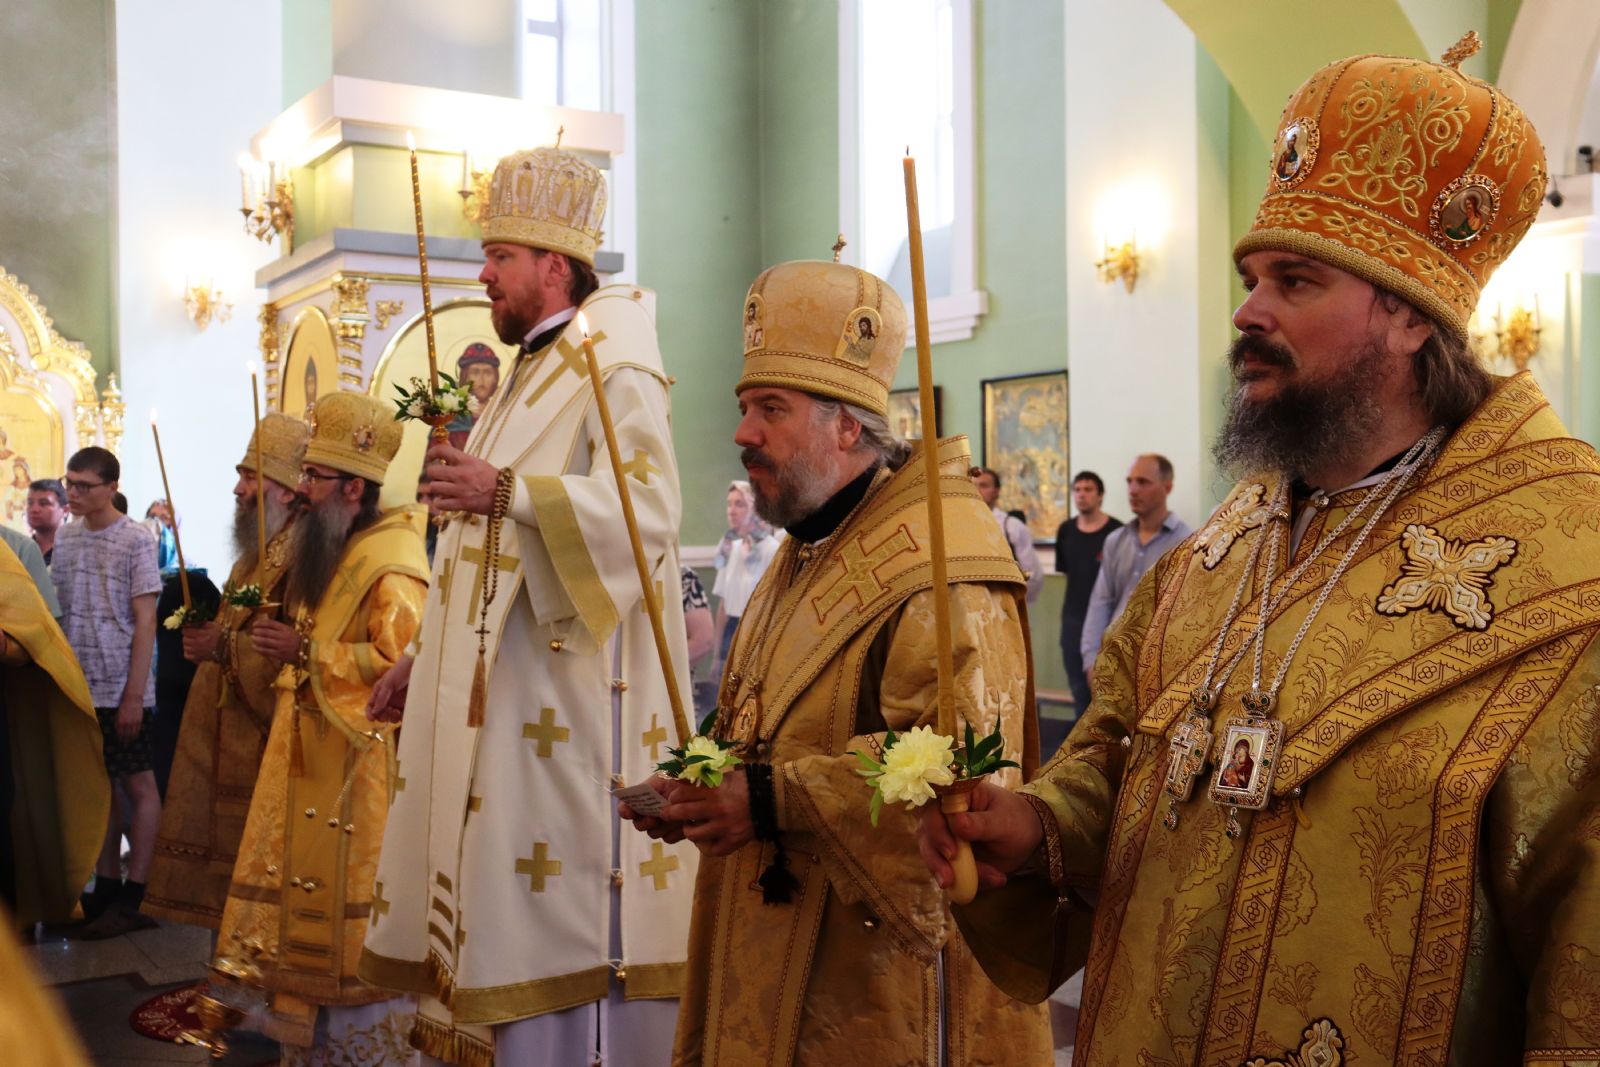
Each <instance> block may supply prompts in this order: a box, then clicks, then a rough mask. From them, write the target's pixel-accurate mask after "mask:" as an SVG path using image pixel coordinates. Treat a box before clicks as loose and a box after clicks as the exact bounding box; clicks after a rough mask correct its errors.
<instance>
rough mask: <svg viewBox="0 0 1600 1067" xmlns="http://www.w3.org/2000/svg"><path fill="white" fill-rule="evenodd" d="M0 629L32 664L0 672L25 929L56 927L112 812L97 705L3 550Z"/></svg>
mask: <svg viewBox="0 0 1600 1067" xmlns="http://www.w3.org/2000/svg"><path fill="white" fill-rule="evenodd" d="M0 630H3V631H4V632H5V633H6V635H7V637H8V638H9V639H10V640H11V641H14V642H16V643H17V644H19V645H21V646H22V648H23V649H25V650H26V651H27V653H28V662H27V663H24V664H21V665H18V666H0V729H5V730H7V731H8V733H9V743H10V758H11V774H12V777H13V778H14V780H15V787H14V788H15V793H14V795H13V797H12V800H11V841H12V850H13V855H14V863H15V873H16V886H15V891H16V904H17V912H16V914H15V915H12V916H9V918H10V919H12V920H14V921H16V922H21V923H34V922H38V921H39V920H41V919H42V920H45V921H47V922H62V921H65V920H66V919H68V918H70V917H71V916H72V909H73V908H74V907H76V906H77V902H78V893H79V892H80V891H81V890H82V889H83V886H84V883H86V882H87V881H88V880H89V875H90V874H92V873H93V872H94V864H95V858H96V857H97V856H98V855H99V853H100V844H99V842H100V841H101V840H103V839H104V837H105V832H106V828H105V824H106V819H107V813H108V810H109V808H110V806H111V782H110V781H109V779H107V777H106V766H105V759H104V755H103V753H104V748H103V745H102V741H101V738H100V726H99V724H98V723H97V722H96V721H95V716H94V701H93V699H92V698H91V697H90V695H89V683H88V682H86V681H85V680H84V677H83V669H82V668H81V667H80V666H79V665H78V657H77V656H75V655H74V654H73V652H72V646H71V645H70V644H68V642H67V635H66V634H64V633H63V632H62V631H61V626H60V625H59V624H58V623H57V622H56V620H55V619H54V618H53V617H52V616H51V614H50V609H49V608H47V607H45V603H44V599H43V598H42V597H41V596H40V595H39V590H38V588H37V587H36V586H35V585H34V584H33V578H32V577H31V576H30V575H29V574H28V572H27V570H26V569H25V568H24V567H23V565H22V561H21V560H19V559H18V558H17V555H16V553H15V552H13V551H11V548H10V546H9V545H5V544H0Z"/></svg>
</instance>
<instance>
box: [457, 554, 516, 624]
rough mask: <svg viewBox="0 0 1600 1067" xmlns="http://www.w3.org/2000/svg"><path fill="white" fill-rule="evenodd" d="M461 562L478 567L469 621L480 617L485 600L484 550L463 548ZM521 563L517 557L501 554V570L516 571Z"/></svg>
mask: <svg viewBox="0 0 1600 1067" xmlns="http://www.w3.org/2000/svg"><path fill="white" fill-rule="evenodd" d="M461 561H462V562H463V563H476V564H477V565H478V573H477V574H476V576H474V578H473V580H472V607H471V608H470V609H469V610H468V611H467V618H468V619H476V618H477V617H478V605H479V604H480V603H481V602H482V600H483V549H481V548H463V549H462V550H461ZM520 562H521V561H520V560H519V559H517V557H516V556H512V555H507V554H506V553H504V552H502V553H500V559H499V565H500V570H503V571H514V570H516V569H517V564H518V563H520Z"/></svg>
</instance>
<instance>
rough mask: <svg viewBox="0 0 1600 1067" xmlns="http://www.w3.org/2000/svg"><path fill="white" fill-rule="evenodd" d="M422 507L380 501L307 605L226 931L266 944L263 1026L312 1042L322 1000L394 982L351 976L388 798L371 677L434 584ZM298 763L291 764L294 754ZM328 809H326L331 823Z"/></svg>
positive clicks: (223, 937)
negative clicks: (305, 637) (303, 641)
mask: <svg viewBox="0 0 1600 1067" xmlns="http://www.w3.org/2000/svg"><path fill="white" fill-rule="evenodd" d="M424 521H425V517H424V512H422V510H421V509H419V508H415V507H407V508H399V509H395V510H393V511H389V512H385V513H384V514H383V515H382V516H381V517H380V518H379V519H378V521H377V522H376V523H374V524H373V525H372V526H369V527H367V528H366V529H365V530H361V531H359V532H357V533H355V534H352V535H351V537H350V540H349V541H348V542H347V543H346V545H345V550H344V555H343V556H342V558H341V559H340V561H339V566H338V569H337V571H336V572H335V576H334V580H333V581H332V582H331V583H330V585H329V588H328V591H327V593H326V594H324V596H323V598H322V601H321V602H320V603H319V604H318V605H317V606H316V609H315V611H314V612H312V613H311V618H312V620H313V621H312V624H311V631H310V651H309V654H308V658H307V668H306V670H305V672H304V676H302V675H301V672H299V671H297V670H296V669H295V668H294V666H293V665H290V666H287V667H285V668H284V669H283V672H282V673H281V674H280V675H279V677H278V681H277V687H278V689H277V708H276V711H275V712H274V715H273V720H272V730H271V733H270V734H269V735H268V737H267V746H266V750H265V751H264V752H263V754H262V757H261V774H260V777H259V778H258V779H257V781H256V789H255V795H254V797H253V798H252V799H251V802H250V814H249V818H248V820H247V821H246V823H245V830H244V836H243V839H242V840H241V841H240V843H239V860H238V863H237V865H236V866H235V868H234V873H233V881H232V884H231V885H230V886H229V888H228V900H227V905H226V907H225V909H224V911H223V915H222V927H221V932H220V936H219V939H218V943H217V944H218V953H219V955H221V956H241V955H248V948H249V946H250V945H251V944H257V945H259V947H260V960H259V962H260V965H261V969H262V985H263V987H264V988H265V989H266V990H268V991H269V992H271V993H272V994H273V996H272V1004H271V1008H272V1011H271V1014H270V1017H269V1019H268V1021H267V1024H266V1026H265V1029H266V1031H267V1032H268V1033H269V1034H270V1035H271V1036H273V1037H275V1038H277V1039H278V1040H279V1041H284V1042H287V1043H290V1044H296V1045H308V1044H310V1043H311V1036H312V1026H313V1024H314V1023H315V1019H316V1010H315V1009H316V1006H317V1005H322V1004H368V1003H374V1002H377V1001H380V1000H384V999H387V998H388V997H390V996H392V995H393V994H391V993H389V992H387V991H384V990H379V989H374V988H373V987H371V986H369V985H367V984H366V983H364V982H362V981H361V980H360V979H359V978H357V977H356V962H357V960H358V958H359V956H360V954H361V943H362V937H363V935H364V934H365V932H366V929H367V919H368V916H369V915H371V913H372V908H373V905H374V898H373V875H374V872H375V871H376V869H377V864H378V848H379V846H380V845H381V844H382V842H383V827H384V821H385V818H386V816H387V814H388V810H389V768H390V760H391V755H390V753H389V743H388V740H387V739H386V741H385V742H384V743H379V742H377V741H376V740H374V739H373V738H371V737H368V736H366V735H367V733H368V732H369V731H371V730H373V729H374V726H373V724H371V723H369V722H368V721H367V718H366V703H367V699H368V697H369V696H370V694H371V692H372V686H373V684H374V683H376V682H377V680H378V678H379V677H381V676H382V675H383V673H384V672H385V671H386V670H388V669H389V668H390V667H391V666H393V664H394V661H395V660H396V659H398V658H399V656H400V655H401V653H402V652H404V650H405V647H406V645H407V644H409V643H410V641H411V638H412V636H413V635H414V634H415V633H416V630H417V626H418V624H419V623H420V621H421V617H422V605H423V602H424V600H425V599H426V597H427V589H428V586H427V573H428V570H427V567H428V561H427V556H426V555H425V553H424V551H423V541H422V529H423V528H422V524H423V522H424ZM296 750H298V752H299V755H300V759H299V763H300V764H301V770H300V773H296V770H295V766H294V765H295V762H296V761H295V759H294V753H295V752H296ZM330 820H331V821H332V823H331V825H330Z"/></svg>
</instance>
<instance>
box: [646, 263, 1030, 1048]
mask: <svg viewBox="0 0 1600 1067" xmlns="http://www.w3.org/2000/svg"><path fill="white" fill-rule="evenodd" d="M742 315H743V320H744V324H745V330H744V337H745V351H744V355H743V360H742V367H743V373H742V375H741V376H740V378H739V380H738V385H737V386H736V392H737V395H738V400H739V410H740V412H741V415H742V418H741V421H740V423H739V428H738V431H737V432H736V433H735V435H734V443H735V444H737V445H739V446H740V447H741V448H742V449H743V452H742V454H741V458H742V460H743V462H744V465H745V468H746V470H748V471H749V475H750V484H751V486H752V487H753V488H754V490H755V498H756V510H757V512H758V513H759V514H760V515H761V517H762V518H763V519H765V520H766V521H767V522H770V523H772V524H773V525H774V526H782V527H784V528H785V529H786V530H787V531H788V537H787V538H786V539H785V540H784V541H783V543H782V545H781V546H780V547H779V549H778V554H777V555H776V556H775V557H774V558H773V561H772V564H771V565H770V566H769V567H768V568H767V571H766V573H765V575H764V576H763V577H762V579H761V581H760V583H759V584H758V585H757V586H756V589H755V592H754V593H753V594H752V596H751V599H750V603H749V605H748V607H747V608H746V609H745V612H744V614H743V615H741V616H740V620H739V628H738V630H737V632H736V633H735V635H734V638H733V644H732V647H731V649H730V650H729V654H728V663H727V668H726V672H725V673H724V675H723V678H722V685H721V690H720V693H719V696H718V700H717V711H716V726H715V730H714V733H715V735H716V736H717V737H718V738H720V739H722V740H724V741H732V742H734V743H735V744H736V746H737V751H738V754H739V756H740V758H741V759H742V760H743V761H744V765H743V767H740V768H735V769H734V770H733V771H731V772H729V773H728V775H727V777H726V779H725V780H724V781H723V783H722V784H721V785H720V786H719V787H717V788H716V789H703V788H699V787H695V786H690V785H686V784H683V783H675V785H674V787H673V788H672V789H671V791H670V793H669V796H670V800H671V803H670V804H669V805H668V806H667V808H666V809H665V811H664V812H663V813H662V819H663V820H664V821H660V822H657V821H654V820H648V821H641V823H640V828H641V829H646V830H647V831H649V832H651V833H652V834H653V835H655V836H657V837H662V838H665V839H668V840H676V839H678V838H681V837H687V838H688V839H689V840H691V841H693V842H694V843H695V845H696V846H698V847H699V849H700V851H701V853H702V856H703V858H702V860H701V865H700V876H699V879H698V881H697V882H696V885H695V896H694V922H693V925H692V927H691V930H690V943H689V974H688V981H687V988H686V989H685V992H684V999H683V1010H682V1012H681V1014H680V1016H679V1019H678V1035H677V1043H676V1048H675V1050H674V1054H673V1063H674V1064H678V1065H683V1067H689V1065H700V1067H750V1065H762V1064H766V1065H779V1064H782V1065H788V1064H797V1065H827V1067H837V1065H844V1064H908V1063H918V1064H951V1065H953V1067H976V1065H980V1064H992V1065H1001V1064H1004V1065H1007V1067H1042V1065H1047V1064H1050V1063H1052V1062H1054V1054H1053V1052H1052V1051H1051V1040H1050V1024H1049V1018H1048V1015H1047V1014H1046V1012H1045V1009H1044V1008H1043V1007H1042V1006H1039V1005H1030V1004H1023V1003H1020V1002H1018V1001H1016V1000H1013V999H1012V998H1011V997H1009V996H1007V995H1006V994H1005V993H1004V992H1002V991H1001V990H1000V989H997V988H996V987H995V985H994V984H993V983H991V982H990V981H989V980H988V979H987V978H985V977H984V975H983V973H982V971H981V970H979V968H978V965H977V963H976V961H975V960H974V959H973V957H972V953H971V951H970V949H969V947H968V945H967V944H966V942H965V940H964V939H963V938H962V937H961V935H960V934H958V933H957V932H956V930H955V926H954V923H953V922H952V920H951V918H950V911H949V908H948V907H947V906H946V904H945V900H944V895H943V893H941V892H940V889H939V886H938V885H937V884H936V883H935V881H934V879H933V878H932V877H931V876H930V875H929V873H928V871H927V869H926V868H924V867H923V865H922V863H921V861H920V859H919V858H918V856H917V850H916V843H915V840H914V838H913V836H912V827H913V826H914V825H915V821H914V818H913V816H912V815H911V814H910V813H909V812H907V811H905V810H904V809H902V808H899V807H894V808H886V809H885V810H884V811H883V812H882V815H881V818H879V819H878V825H877V826H874V825H872V821H871V804H870V793H869V790H868V789H867V788H866V786H865V785H864V784H863V783H862V780H861V777H860V775H859V774H858V773H857V772H858V770H859V768H860V766H861V764H860V762H859V760H858V759H857V757H856V756H855V755H854V754H853V753H854V752H855V751H867V752H870V751H878V750H881V748H882V745H883V741H884V738H885V736H886V734H887V732H888V731H890V730H893V731H896V732H904V731H906V730H909V729H911V728H912V727H915V726H919V725H921V726H932V725H933V724H934V719H935V717H936V699H935V695H936V690H937V672H936V669H935V666H934V663H935V656H934V647H935V642H934V601H933V598H934V597H935V596H940V595H948V596H949V598H950V606H951V617H952V619H953V620H954V628H955V633H954V662H955V671H956V674H955V710H956V713H957V714H958V715H959V716H960V717H961V718H963V719H965V720H966V721H967V722H968V723H970V724H971V725H972V727H973V728H974V729H976V730H978V731H979V732H981V733H988V732H989V731H990V730H992V729H993V728H994V727H995V726H996V725H997V724H998V725H999V727H1000V728H1001V730H1002V732H1003V733H1004V736H1005V739H1006V754H1007V756H1008V757H1009V758H1011V759H1012V760H1015V761H1019V762H1020V764H1021V767H1022V771H1021V772H1020V773H1019V772H1018V771H1016V770H1007V771H1003V772H1001V774H1000V779H1001V781H1002V782H1003V783H1004V785H1005V786H1007V787H1015V786H1017V785H1020V784H1021V781H1022V775H1023V774H1025V773H1028V772H1031V771H1032V770H1033V769H1034V768H1035V767H1036V766H1037V763H1038V723H1037V721H1036V719H1035V718H1034V711H1033V707H1034V704H1033V671H1032V667H1031V663H1030V661H1029V656H1028V645H1027V639H1026V637H1025V635H1024V633H1023V627H1024V625H1025V623H1024V622H1023V620H1024V618H1025V616H1026V608H1025V604H1024V598H1025V596H1026V589H1027V587H1026V584H1025V582H1024V580H1023V576H1022V572H1021V571H1020V570H1018V569H1017V564H1016V561H1015V560H1014V559H1013V558H1012V555H1011V550H1010V548H1009V546H1008V545H1007V544H1006V540H1005V537H1004V535H1003V534H1002V533H1001V531H1000V528H999V527H998V526H997V525H996V524H995V521H994V519H993V518H992V517H991V516H990V514H989V509H988V506H987V505H986V504H985V503H984V502H983V500H982V498H981V497H979V496H978V493H977V490H975V489H974V488H973V487H972V483H971V482H970V481H969V480H968V479H967V470H968V469H969V468H970V467H971V465H972V459H971V456H970V454H969V453H968V450H967V442H966V440H965V438H961V437H953V438H949V439H947V440H944V441H939V442H936V443H935V444H934V445H932V446H929V447H937V448H938V449H939V457H938V458H939V463H940V469H941V471H942V472H943V479H942V481H943V484H942V488H941V493H942V496H943V500H942V506H943V508H944V512H945V515H946V521H945V530H946V536H947V538H948V542H947V543H948V553H949V575H950V585H949V589H948V593H947V594H946V593H945V592H944V591H933V590H930V589H929V587H928V586H929V581H928V574H929V567H930V556H929V536H928V500H927V492H928V484H927V478H926V473H925V466H924V464H923V462H922V460H921V459H920V458H915V457H916V456H917V453H916V449H917V448H921V447H924V446H923V445H921V444H920V443H918V444H916V445H915V446H913V445H911V444H908V443H907V442H905V441H902V440H899V439H897V438H895V437H894V436H893V434H892V432H891V431H890V429H889V426H888V423H887V421H886V419H885V417H884V416H885V413H886V411H887V408H888V390H889V383H890V382H891V381H893V379H894V373H895V368H896V367H897V366H898V365H899V363H900V357H901V355H902V353H903V352H904V350H905V338H906V313H905V307H904V305H903V304H902V303H901V301H900V298H899V296H897V295H896V294H895V292H894V290H893V289H891V288H890V287H889V286H888V285H887V284H886V283H885V282H884V281H883V280H882V279H880V278H877V277H875V276H874V275H872V274H869V273H867V272H866V271H863V270H858V269H857V268H855V267H851V266H847V265H844V264H840V263H826V262H794V263H783V264H780V265H778V266H776V267H773V268H772V269H770V270H767V271H765V272H763V273H762V274H761V275H760V276H759V277H758V278H756V280H755V283H754V284H753V285H752V286H751V287H750V291H749V293H748V294H747V295H746V297H745V300H744V304H743V307H742ZM1000 1034H1004V1035H1005V1036H1004V1039H1003V1040H989V1039H987V1038H988V1035H1000Z"/></svg>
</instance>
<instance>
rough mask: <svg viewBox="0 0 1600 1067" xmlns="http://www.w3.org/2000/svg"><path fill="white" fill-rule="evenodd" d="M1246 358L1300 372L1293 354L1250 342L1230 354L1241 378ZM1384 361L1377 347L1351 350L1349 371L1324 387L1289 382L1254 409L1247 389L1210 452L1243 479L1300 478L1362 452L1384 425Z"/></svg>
mask: <svg viewBox="0 0 1600 1067" xmlns="http://www.w3.org/2000/svg"><path fill="white" fill-rule="evenodd" d="M1246 353H1250V354H1254V355H1256V356H1257V357H1258V358H1259V359H1261V360H1262V361H1263V362H1266V363H1269V364H1271V365H1273V366H1279V367H1288V368H1293V367H1294V357H1293V355H1291V354H1290V353H1289V351H1288V350H1287V349H1285V348H1282V347H1280V346H1278V345H1274V344H1272V343H1270V342H1268V341H1264V340H1261V339H1260V338H1257V337H1253V336H1251V335H1248V334H1245V335H1242V336H1240V337H1239V338H1238V339H1237V340H1236V341H1234V343H1233V347H1232V348H1231V349H1230V350H1229V353H1228V360H1229V365H1230V366H1231V367H1233V368H1234V371H1235V375H1236V376H1237V373H1238V369H1239V366H1240V362H1241V361H1242V359H1243V358H1244V355H1245V354H1246ZM1386 358H1387V353H1386V352H1385V351H1384V349H1383V348H1382V347H1381V346H1379V345H1378V343H1377V342H1375V341H1374V342H1368V343H1367V344H1364V345H1361V346H1358V347H1356V348H1355V349H1353V350H1352V352H1351V358H1350V359H1349V360H1348V361H1347V362H1346V364H1345V366H1344V368H1343V369H1342V370H1340V371H1339V372H1338V373H1337V374H1335V375H1334V376H1333V377H1332V378H1329V379H1327V380H1326V381H1318V382H1308V381H1295V380H1290V381H1288V382H1286V383H1285V384H1284V385H1283V387H1282V388H1280V389H1279V390H1278V392H1277V394H1276V395H1275V396H1272V397H1270V398H1269V399H1267V400H1262V401H1254V402H1253V401H1248V400H1246V399H1245V398H1244V393H1243V389H1242V388H1241V389H1236V390H1234V393H1233V395H1232V396H1231V397H1229V398H1228V413H1227V416H1226V417H1225V418H1224V420H1223V423H1222V429H1221V431H1219V432H1218V434H1217V443H1216V444H1215V445H1214V446H1213V447H1212V450H1211V452H1212V455H1213V456H1215V457H1216V460H1217V464H1218V465H1219V466H1220V467H1222V468H1223V469H1224V470H1227V471H1231V472H1232V473H1233V474H1235V475H1237V476H1243V475H1246V474H1253V473H1257V472H1261V473H1265V472H1269V471H1270V472H1276V473H1279V474H1285V475H1288V476H1289V477H1291V478H1295V477H1300V476H1302V475H1304V474H1305V472H1306V471H1307V470H1310V469H1311V468H1313V467H1318V466H1323V467H1325V466H1326V465H1327V464H1329V463H1330V462H1333V463H1337V462H1338V461H1339V460H1340V459H1342V458H1343V457H1345V456H1348V455H1350V454H1352V453H1354V452H1357V451H1358V450H1360V449H1361V448H1362V447H1363V445H1364V444H1365V443H1366V441H1367V439H1368V438H1370V437H1371V436H1372V434H1373V432H1374V431H1375V430H1376V429H1377V427H1378V426H1379V425H1380V424H1381V423H1382V421H1383V408H1382V406H1381V405H1380V404H1379V402H1378V399H1377V389H1378V385H1379V383H1380V382H1381V381H1382V373H1381V367H1382V365H1383V362H1384V360H1385V359H1386ZM1323 488H1329V489H1333V488H1338V487H1337V486H1325V487H1323Z"/></svg>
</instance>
